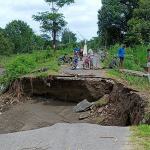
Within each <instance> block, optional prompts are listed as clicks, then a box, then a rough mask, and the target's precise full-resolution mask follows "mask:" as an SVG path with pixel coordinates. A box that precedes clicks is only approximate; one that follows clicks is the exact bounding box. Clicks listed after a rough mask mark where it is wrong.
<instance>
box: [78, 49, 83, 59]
mask: <svg viewBox="0 0 150 150" xmlns="http://www.w3.org/2000/svg"><path fill="white" fill-rule="evenodd" d="M79 57H80V61H82V58H83V47H81V48H80V50H79Z"/></svg>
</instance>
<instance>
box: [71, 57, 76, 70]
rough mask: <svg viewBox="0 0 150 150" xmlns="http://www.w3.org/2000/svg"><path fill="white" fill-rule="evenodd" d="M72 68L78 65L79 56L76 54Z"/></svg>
mask: <svg viewBox="0 0 150 150" xmlns="http://www.w3.org/2000/svg"><path fill="white" fill-rule="evenodd" d="M70 65H71V69H72V70H74V69H76V68H77V66H78V56H77V55H75V56H74V59H73V61H72V62H71V63H70Z"/></svg>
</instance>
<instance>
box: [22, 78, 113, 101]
mask: <svg viewBox="0 0 150 150" xmlns="http://www.w3.org/2000/svg"><path fill="white" fill-rule="evenodd" d="M21 82H22V84H23V91H24V93H25V94H26V95H28V96H31V95H43V96H45V97H49V98H52V99H56V100H61V101H72V102H80V101H82V100H83V99H85V98H86V99H88V101H90V102H93V101H97V100H98V99H100V98H101V97H103V95H105V94H109V93H110V92H111V91H112V89H113V83H112V82H111V81H110V80H105V79H102V78H81V77H50V78H47V79H46V80H43V79H41V78H34V79H32V80H31V79H30V78H24V79H23V80H22V81H21Z"/></svg>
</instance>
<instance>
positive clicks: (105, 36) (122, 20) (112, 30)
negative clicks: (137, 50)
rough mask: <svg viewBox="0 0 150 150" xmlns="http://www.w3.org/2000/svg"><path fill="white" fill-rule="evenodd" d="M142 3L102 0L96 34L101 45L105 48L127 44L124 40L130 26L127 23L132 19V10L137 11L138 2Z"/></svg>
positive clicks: (140, 0)
mask: <svg viewBox="0 0 150 150" xmlns="http://www.w3.org/2000/svg"><path fill="white" fill-rule="evenodd" d="M142 1H143V0H113V1H112V0H102V7H101V9H100V10H99V11H98V32H97V33H98V35H99V36H100V37H101V44H102V45H105V46H107V45H114V44H116V43H124V42H126V43H127V42H128V40H127V38H126V35H127V33H128V31H129V26H130V23H128V21H129V20H131V19H132V18H133V11H134V9H135V8H136V9H139V3H138V2H142ZM147 1H148V0H147ZM145 3H147V2H145ZM134 17H135V16H134ZM130 27H131V26H130Z"/></svg>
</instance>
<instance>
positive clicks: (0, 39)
mask: <svg viewBox="0 0 150 150" xmlns="http://www.w3.org/2000/svg"><path fill="white" fill-rule="evenodd" d="M13 50H14V44H13V43H12V42H11V41H10V40H9V38H6V37H5V36H4V30H3V29H2V28H0V55H5V56H9V55H11V54H12V53H13Z"/></svg>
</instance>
